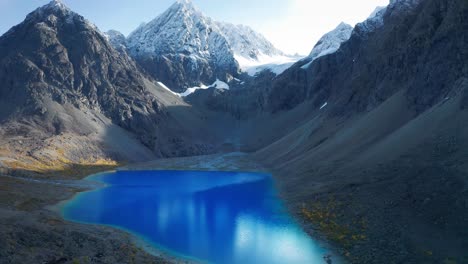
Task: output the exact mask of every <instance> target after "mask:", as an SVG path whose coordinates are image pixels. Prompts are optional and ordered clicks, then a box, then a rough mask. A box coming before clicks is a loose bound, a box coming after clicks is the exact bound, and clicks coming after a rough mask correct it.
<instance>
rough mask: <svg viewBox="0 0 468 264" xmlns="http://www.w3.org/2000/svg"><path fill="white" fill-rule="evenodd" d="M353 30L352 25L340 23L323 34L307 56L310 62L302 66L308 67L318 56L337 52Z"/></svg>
mask: <svg viewBox="0 0 468 264" xmlns="http://www.w3.org/2000/svg"><path fill="white" fill-rule="evenodd" d="M352 32H353V27H352V26H350V25H348V24H346V23H340V24H339V25H338V26H337V27H336V28H335V29H334V30H332V31H330V32H328V33H326V34H325V35H323V37H322V38H320V40H319V41H318V42H317V44H315V46H314V48H313V49H312V51H311V52H310V54H309V56H308V57H307V59H308V60H310V62H309V63H307V64H305V65H304V66H302V68H303V69H307V68H309V66H310V65H311V64H312V62H313V61H315V60H316V59H317V58H320V57H322V56H325V55H328V54H332V53H334V52H336V51H337V50H338V49H339V48H340V47H341V44H342V43H343V42H345V41H347V40H348V39H349V38H350V37H351V33H352Z"/></svg>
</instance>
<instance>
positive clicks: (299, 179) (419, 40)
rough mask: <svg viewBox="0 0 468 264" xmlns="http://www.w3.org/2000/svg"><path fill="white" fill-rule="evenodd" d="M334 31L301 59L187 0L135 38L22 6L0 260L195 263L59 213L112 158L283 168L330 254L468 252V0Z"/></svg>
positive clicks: (1, 200) (6, 88)
mask: <svg viewBox="0 0 468 264" xmlns="http://www.w3.org/2000/svg"><path fill="white" fill-rule="evenodd" d="M0 12H2V11H0ZM330 30H331V31H330V32H328V33H326V34H324V36H323V37H322V38H321V39H320V40H319V41H318V43H316V44H315V45H313V43H311V47H310V48H311V52H310V54H309V55H306V56H298V55H290V54H286V53H285V52H283V51H281V50H279V49H277V48H276V47H275V46H274V45H273V44H272V43H270V42H269V41H268V40H267V39H266V38H265V37H264V36H263V35H262V34H260V33H258V32H256V31H254V30H253V29H251V28H250V27H248V26H245V25H234V24H230V23H226V22H219V21H215V20H213V19H212V18H210V17H208V16H206V15H205V14H204V13H203V12H202V11H201V10H199V9H198V8H197V7H196V6H195V5H194V4H193V3H192V1H191V0H177V1H176V2H175V3H174V4H173V5H172V6H170V7H169V8H168V9H167V10H166V11H165V12H163V13H162V14H160V15H159V16H157V17H156V18H154V19H153V20H151V21H150V22H148V23H144V24H142V25H140V26H139V27H138V28H136V29H135V30H134V31H133V32H132V33H131V34H129V35H128V36H125V35H123V34H122V33H120V32H118V31H116V30H111V31H108V32H101V31H100V30H99V29H98V28H97V27H96V26H95V25H94V24H93V23H92V22H90V21H88V20H87V19H86V18H84V17H83V16H81V15H79V14H77V13H75V12H74V11H73V10H71V9H70V8H68V7H67V6H66V5H65V4H64V3H63V2H61V1H60V0H53V1H52V2H50V3H49V4H46V5H44V6H42V7H39V8H37V9H36V10H35V11H33V12H32V13H30V14H29V15H27V17H26V18H25V19H24V21H23V22H21V23H20V24H18V25H16V26H14V27H13V28H11V29H10V30H9V31H8V32H6V33H5V34H4V35H3V36H1V37H0V224H1V226H2V228H1V229H0V263H48V264H53V263H57V264H58V263H180V262H181V261H186V262H187V263H191V262H192V261H193V262H197V260H192V259H190V258H185V257H186V256H182V257H181V256H176V255H175V254H171V252H170V251H169V252H168V251H165V250H162V249H161V251H160V249H159V248H157V247H156V248H154V247H152V246H148V245H146V244H145V243H144V242H141V241H136V240H135V237H134V236H132V235H130V234H129V233H128V232H124V231H122V230H119V229H115V228H113V227H112V226H98V225H85V224H83V223H78V222H71V221H67V220H65V219H64V218H63V217H62V215H61V214H60V212H59V210H58V209H57V204H60V203H61V202H63V201H65V200H69V199H71V198H72V197H75V195H76V194H77V193H81V192H83V191H89V190H91V189H94V188H99V187H102V186H100V185H99V184H98V183H95V182H92V181H88V180H83V179H84V178H85V177H86V176H89V175H92V174H94V173H98V172H102V171H109V170H114V169H116V168H119V170H142V169H144V170H171V171H173V170H176V171H179V170H191V171H193V170H196V171H200V170H201V171H254V172H267V173H270V174H271V175H273V179H274V181H275V187H276V188H277V189H278V193H279V197H280V198H281V200H282V201H283V202H284V203H285V206H286V207H287V211H288V212H289V213H290V214H291V215H292V216H293V218H294V219H295V220H294V221H295V222H297V223H298V224H299V225H300V226H301V228H302V229H303V230H305V232H306V233H307V234H308V235H309V236H310V237H313V238H314V239H315V240H317V241H319V242H320V244H321V245H323V247H324V248H326V249H327V252H330V254H328V253H327V254H326V255H324V258H323V259H324V262H323V263H356V264H358V263H359V264H365V263H379V264H381V263H466V262H467V261H468V251H467V248H468V176H467V175H468V159H467V157H468V1H466V0H390V3H389V5H388V6H386V7H378V8H377V9H376V10H375V12H373V13H372V14H370V16H369V18H368V19H367V20H365V21H363V22H361V23H358V24H357V25H355V26H354V27H353V26H352V25H348V24H346V23H341V24H339V25H336V28H334V29H333V28H331V29H330ZM304 34H307V32H304ZM189 187H190V186H189ZM216 188H219V189H220V187H219V186H215V187H214V190H215V191H216V190H217V189H216ZM218 191H221V189H220V190H218ZM284 246H285V247H286V246H287V245H284ZM184 263H185V262H184ZM226 263H227V262H226ZM229 263H230V262H229ZM246 263H247V262H246Z"/></svg>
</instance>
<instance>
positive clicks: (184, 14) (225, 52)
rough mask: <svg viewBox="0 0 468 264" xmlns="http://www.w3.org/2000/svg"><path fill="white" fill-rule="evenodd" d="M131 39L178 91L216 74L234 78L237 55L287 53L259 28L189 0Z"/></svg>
mask: <svg viewBox="0 0 468 264" xmlns="http://www.w3.org/2000/svg"><path fill="white" fill-rule="evenodd" d="M127 45H128V50H129V53H130V54H131V56H132V57H134V58H135V59H136V60H137V61H138V62H139V63H140V65H142V67H143V68H144V69H145V70H146V71H147V72H148V73H150V74H151V75H152V76H153V77H155V78H156V79H159V80H161V81H162V82H164V83H165V84H167V85H168V86H169V87H170V88H171V89H173V90H174V91H178V92H183V91H185V90H186V88H189V87H193V86H200V85H203V84H209V83H213V82H214V81H215V80H216V79H220V80H222V81H226V82H228V81H230V80H231V79H232V78H233V77H236V76H237V75H238V74H239V72H240V68H239V62H238V60H236V56H240V57H246V58H248V59H253V60H257V59H258V58H259V56H260V55H262V54H265V55H276V54H282V52H281V51H279V50H277V49H276V48H274V47H273V45H272V44H271V43H270V42H268V41H267V40H266V39H265V38H264V37H263V36H261V35H260V34H259V33H256V32H254V31H253V30H252V29H250V28H248V27H245V26H234V25H231V24H227V23H220V22H216V21H214V20H212V19H211V18H209V17H207V16H205V15H204V14H203V13H202V12H201V11H200V10H198V9H197V8H196V7H195V6H194V5H193V3H192V1H190V0H178V1H177V2H175V3H174V4H173V5H172V6H171V7H170V8H169V9H168V10H166V11H165V12H164V13H162V14H161V15H159V16H158V17H156V18H155V19H154V20H152V21H151V22H149V23H147V24H143V25H141V26H140V27H139V28H138V29H136V30H135V31H134V32H132V33H131V34H130V35H129V37H128V39H127Z"/></svg>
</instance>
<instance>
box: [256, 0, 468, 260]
mask: <svg viewBox="0 0 468 264" xmlns="http://www.w3.org/2000/svg"><path fill="white" fill-rule="evenodd" d="M377 18H378V19H376V17H372V18H370V20H369V21H366V22H364V23H361V24H359V25H357V26H356V28H355V29H354V30H353V32H352V34H351V38H350V39H349V40H348V41H346V42H344V43H343V44H342V45H341V47H340V48H339V49H338V50H337V52H335V53H333V54H329V55H326V56H323V57H321V58H318V59H316V60H315V61H314V62H312V63H311V64H310V67H308V68H304V67H303V66H304V63H306V62H299V63H297V64H296V65H294V66H293V67H292V68H290V69H288V70H287V71H286V72H285V73H284V74H282V75H280V76H279V77H278V78H277V79H276V80H275V81H274V84H273V85H272V89H271V90H270V91H269V93H270V95H269V99H268V100H267V102H268V104H269V107H270V109H271V111H273V112H276V113H278V114H279V113H284V112H290V111H291V109H292V110H295V109H297V108H300V107H308V108H309V111H310V113H311V116H310V117H308V119H307V120H308V121H307V122H305V123H302V124H301V125H300V126H298V127H297V128H296V130H295V131H294V132H292V133H290V134H288V135H287V136H285V137H283V138H282V139H280V140H278V141H276V142H275V143H273V144H272V145H270V146H268V147H266V148H265V149H263V150H261V151H259V152H258V153H257V154H256V156H257V158H258V160H260V161H263V162H265V164H267V166H271V167H274V168H275V170H276V172H277V175H278V178H279V179H280V181H281V184H280V185H282V186H284V189H283V194H284V196H285V197H287V199H288V200H289V201H290V202H291V204H296V207H295V209H292V210H295V211H297V212H298V214H299V215H301V216H302V217H303V218H304V219H305V220H307V221H310V222H311V223H314V224H316V225H321V226H322V228H320V230H321V231H322V232H325V233H327V234H328V237H334V239H333V240H334V241H335V243H336V244H338V245H340V247H342V248H343V249H344V250H343V254H345V255H346V256H348V259H349V260H350V261H351V262H352V263H387V262H395V263H444V262H454V263H459V262H463V261H465V260H466V257H467V255H466V251H465V250H464V248H466V245H468V244H467V243H468V240H467V239H466V238H467V237H468V235H467V234H466V232H465V231H462V230H467V226H466V223H468V222H467V220H468V215H467V214H466V206H467V205H468V192H467V188H468V180H467V178H466V172H467V171H468V163H467V162H466V161H465V160H464V158H463V157H465V156H466V155H467V153H466V151H465V149H466V147H465V146H466V145H468V137H467V136H466V135H468V134H467V133H466V129H465V127H466V120H467V119H466V118H467V116H468V112H467V111H466V102H467V101H466V89H467V88H468V86H467V82H466V75H467V73H468V68H467V67H466V63H464V62H465V61H466V60H468V53H467V52H466V38H467V34H468V31H467V30H466V28H468V27H467V26H468V19H467V18H468V4H467V2H466V1H462V0H456V1H440V0H426V1H409V0H399V1H392V2H391V3H390V5H389V6H388V7H387V8H386V9H382V10H381V11H380V12H378V16H377ZM317 211H319V212H321V213H326V214H328V215H333V219H331V220H327V219H321V218H320V217H319V216H318V215H317V214H316V213H314V212H317Z"/></svg>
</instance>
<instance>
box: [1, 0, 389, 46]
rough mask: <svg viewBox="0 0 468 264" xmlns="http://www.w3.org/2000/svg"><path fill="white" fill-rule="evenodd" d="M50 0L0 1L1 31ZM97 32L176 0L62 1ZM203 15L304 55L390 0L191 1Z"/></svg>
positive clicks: (128, 27)
mask: <svg viewBox="0 0 468 264" xmlns="http://www.w3.org/2000/svg"><path fill="white" fill-rule="evenodd" d="M48 2H49V0H0V34H3V33H4V32H6V31H7V30H8V29H9V28H10V27H12V26H14V25H16V24H18V23H20V22H21V21H22V20H23V19H24V18H25V16H26V15H27V14H28V13H29V12H31V11H33V10H34V9H35V8H37V7H38V6H41V5H43V4H46V3H48ZM63 2H64V3H65V4H67V5H68V6H69V7H70V8H71V9H73V10H74V11H75V12H77V13H79V14H81V15H83V16H84V17H86V18H87V19H89V20H90V21H91V22H93V23H95V24H96V25H97V26H98V27H99V28H100V29H101V30H102V31H107V30H109V29H117V30H119V31H121V32H122V33H124V34H125V35H127V34H128V33H130V32H131V31H132V30H134V29H135V28H136V27H137V26H138V25H139V24H141V23H142V22H148V21H150V20H152V19H153V18H155V17H156V16H157V15H159V14H160V13H162V12H163V11H164V10H166V9H167V8H168V7H169V6H170V5H171V4H172V3H173V2H175V0H63ZM193 2H194V4H195V5H196V6H198V8H199V9H200V10H202V11H203V13H205V14H206V15H208V16H210V17H212V18H214V19H216V20H220V21H226V22H231V23H235V24H245V25H248V26H250V27H252V28H253V29H255V30H257V31H259V32H260V33H262V34H264V35H265V36H266V37H267V38H268V39H269V40H270V41H271V42H272V43H273V44H274V45H275V46H276V47H277V48H279V49H281V50H283V51H285V52H287V53H290V54H293V53H300V54H308V53H309V52H310V50H311V49H312V47H313V46H314V45H315V43H316V42H317V41H318V39H319V38H320V37H321V36H322V35H323V34H324V33H326V32H328V31H330V30H332V29H333V28H335V27H336V26H337V25H338V24H339V23H340V22H342V21H344V22H346V23H349V24H351V25H353V26H354V24H356V23H358V22H361V21H363V20H365V19H366V18H367V17H368V16H369V14H370V13H371V12H372V11H373V10H374V9H375V7H377V6H382V5H387V4H388V2H389V0H354V1H349V0H320V1H319V0H235V1H233V0H193Z"/></svg>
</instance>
